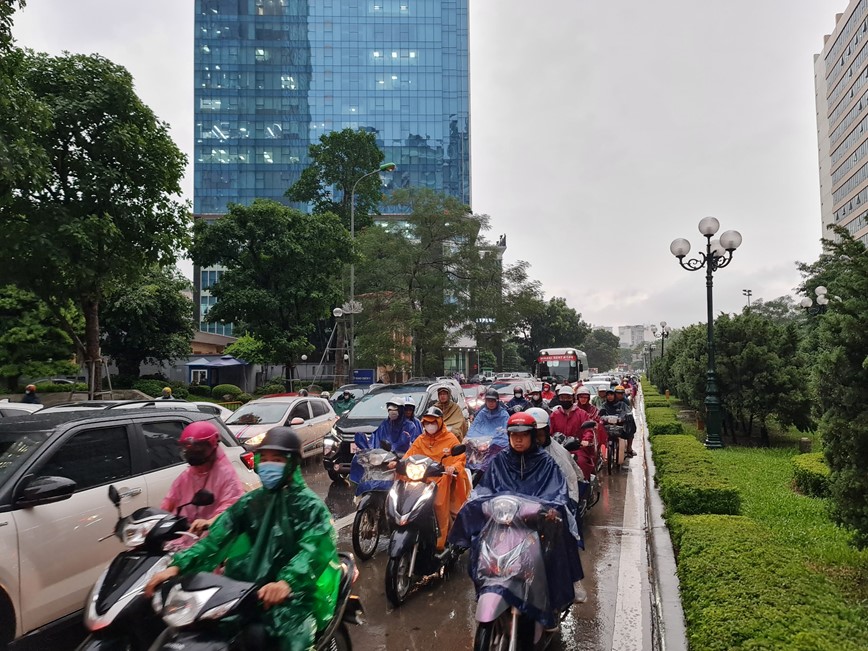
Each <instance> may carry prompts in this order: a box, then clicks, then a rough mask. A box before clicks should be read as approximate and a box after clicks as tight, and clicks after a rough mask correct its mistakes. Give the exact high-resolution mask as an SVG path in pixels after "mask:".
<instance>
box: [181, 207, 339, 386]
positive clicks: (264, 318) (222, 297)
mask: <svg viewBox="0 0 868 651" xmlns="http://www.w3.org/2000/svg"><path fill="white" fill-rule="evenodd" d="M350 245H351V243H350V237H349V234H348V233H347V231H346V229H344V228H343V226H342V225H341V223H340V219H339V218H338V217H337V215H333V214H330V213H326V214H322V215H307V214H305V213H302V212H300V211H298V210H294V209H292V208H287V207H286V206H283V205H281V204H280V203H277V202H276V201H269V200H265V199H257V200H256V201H254V202H253V204H251V205H250V206H246V207H245V206H240V205H232V206H230V207H229V213H228V214H227V215H225V216H224V217H221V218H220V219H218V220H216V221H215V222H213V223H210V224H209V223H208V222H205V221H199V222H197V223H196V224H195V225H194V239H193V246H192V248H191V251H190V252H191V256H192V258H193V260H194V262H195V263H196V264H198V265H201V266H206V267H207V266H214V265H221V266H223V267H225V269H226V270H225V271H224V273H223V274H222V276H221V277H220V280H218V281H217V282H216V283H215V284H214V285H213V286H212V288H211V293H212V294H213V295H214V296H216V297H217V299H218V302H217V304H216V305H215V306H214V307H212V308H211V309H210V310H209V312H208V313H207V315H206V319H207V320H208V321H212V322H219V321H224V322H232V323H236V324H239V326H240V328H241V330H242V332H246V333H247V334H250V335H252V336H254V337H256V339H258V340H259V341H260V342H261V343H262V345H263V346H264V348H265V351H266V352H265V356H266V357H269V358H271V359H273V360H275V361H277V360H281V361H283V362H284V363H286V365H287V374H289V373H290V372H291V368H292V364H293V361H294V360H295V359H296V358H297V357H298V356H299V355H301V354H302V353H306V352H310V351H311V350H312V346H311V345H310V342H309V337H310V335H311V333H312V332H313V331H314V329H315V327H316V323H317V320H319V319H321V318H325V317H327V316H328V314H329V312H330V311H331V310H332V308H333V307H334V306H335V305H338V304H340V303H342V302H343V296H342V291H341V285H340V271H341V268H342V265H343V264H344V263H346V262H348V261H349V260H350V255H351V253H350V252H351V248H350ZM287 377H289V375H287Z"/></svg>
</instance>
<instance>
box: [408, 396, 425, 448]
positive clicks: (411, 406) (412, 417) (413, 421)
mask: <svg viewBox="0 0 868 651" xmlns="http://www.w3.org/2000/svg"><path fill="white" fill-rule="evenodd" d="M404 420H406V421H407V426H408V427H409V426H410V425H412V426H413V427H415V428H416V431H415V432H410V436H411V437H412V439H413V440H414V441H415V440H416V437H417V436H419V435H420V434H421V433H422V421H420V420H419V419H418V418H416V401H415V400H413V398H411V397H410V396H407V397H406V398H404Z"/></svg>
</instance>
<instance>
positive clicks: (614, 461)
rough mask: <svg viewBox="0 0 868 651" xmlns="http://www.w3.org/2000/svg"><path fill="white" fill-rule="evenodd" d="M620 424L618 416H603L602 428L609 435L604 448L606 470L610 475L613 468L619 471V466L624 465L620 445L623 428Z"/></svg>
mask: <svg viewBox="0 0 868 651" xmlns="http://www.w3.org/2000/svg"><path fill="white" fill-rule="evenodd" d="M620 422H621V419H620V418H618V416H603V426H604V427H605V428H606V434H608V435H609V441H608V443H607V446H606V469H607V472H608V473H609V474H610V475H611V474H612V468H613V467H614V468H615V470H616V471H620V470H621V464H623V463H624V445H623V444H622V441H623V435H624V426H623V425H621V424H620Z"/></svg>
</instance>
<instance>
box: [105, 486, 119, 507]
mask: <svg viewBox="0 0 868 651" xmlns="http://www.w3.org/2000/svg"><path fill="white" fill-rule="evenodd" d="M108 498H109V500H111V503H112V504H114V505H115V506H120V505H121V494H120V493H118V489H117V488H115V487H114V485H111V486H109V489H108Z"/></svg>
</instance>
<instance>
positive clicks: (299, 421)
mask: <svg viewBox="0 0 868 651" xmlns="http://www.w3.org/2000/svg"><path fill="white" fill-rule="evenodd" d="M289 424H290V426H298V425H304V418H301V417H300V416H296V417H295V418H293V419H292V420H291V421H290V422H289Z"/></svg>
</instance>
